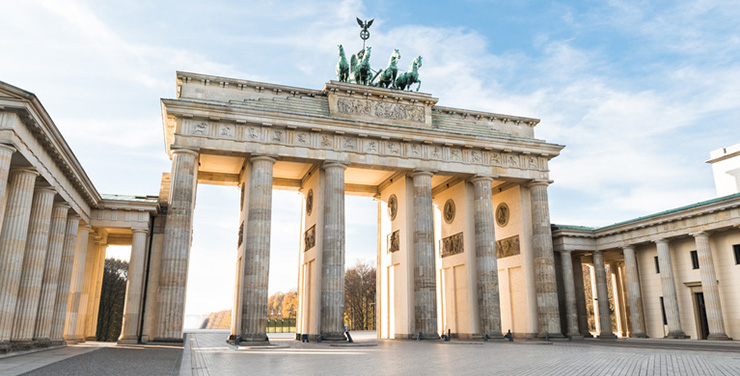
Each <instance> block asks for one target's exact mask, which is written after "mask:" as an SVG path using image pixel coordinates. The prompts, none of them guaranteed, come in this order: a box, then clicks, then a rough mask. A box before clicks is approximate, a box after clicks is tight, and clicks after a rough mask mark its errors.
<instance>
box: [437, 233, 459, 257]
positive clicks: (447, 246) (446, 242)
mask: <svg viewBox="0 0 740 376" xmlns="http://www.w3.org/2000/svg"><path fill="white" fill-rule="evenodd" d="M463 239H464V238H463V233H462V232H458V233H457V234H455V235H450V236H448V237H446V238H443V239H442V240H440V243H441V244H440V247H439V255H440V257H447V256H452V255H457V254H460V253H463V252H464V249H463V243H464V241H463Z"/></svg>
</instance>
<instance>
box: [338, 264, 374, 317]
mask: <svg viewBox="0 0 740 376" xmlns="http://www.w3.org/2000/svg"><path fill="white" fill-rule="evenodd" d="M375 274H376V273H375V267H373V266H372V265H369V264H365V263H363V262H361V261H359V260H358V261H357V263H356V264H355V266H354V267H352V268H350V269H347V271H346V272H345V274H344V321H345V323H347V326H348V327H350V328H352V329H355V330H372V329H374V328H375Z"/></svg>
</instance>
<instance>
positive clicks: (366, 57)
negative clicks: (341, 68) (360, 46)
mask: <svg viewBox="0 0 740 376" xmlns="http://www.w3.org/2000/svg"><path fill="white" fill-rule="evenodd" d="M370 48H371V47H365V49H364V50H360V52H358V53H357V56H355V55H352V60H351V61H352V65H351V67H350V68H351V71H352V75H353V78H354V80H355V83H356V84H360V85H369V84H370V81H371V77H370V75H371V74H372V71H371V69H370Z"/></svg>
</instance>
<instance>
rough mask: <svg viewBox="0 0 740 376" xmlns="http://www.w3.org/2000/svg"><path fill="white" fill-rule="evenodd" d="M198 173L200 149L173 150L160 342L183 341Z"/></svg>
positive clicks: (160, 298)
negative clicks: (197, 150) (186, 289)
mask: <svg viewBox="0 0 740 376" xmlns="http://www.w3.org/2000/svg"><path fill="white" fill-rule="evenodd" d="M197 175H198V152H196V151H193V150H189V149H174V150H172V172H171V174H170V193H169V199H168V202H169V206H168V209H167V222H166V224H165V229H164V244H163V246H162V258H161V272H160V276H159V290H158V292H157V302H158V304H159V310H158V311H159V315H158V317H157V331H156V333H157V334H156V336H155V338H154V341H157V342H182V325H183V319H184V315H185V288H186V287H187V280H188V260H189V258H190V244H191V240H192V232H193V208H194V204H195V191H196V186H197V184H198V176H197Z"/></svg>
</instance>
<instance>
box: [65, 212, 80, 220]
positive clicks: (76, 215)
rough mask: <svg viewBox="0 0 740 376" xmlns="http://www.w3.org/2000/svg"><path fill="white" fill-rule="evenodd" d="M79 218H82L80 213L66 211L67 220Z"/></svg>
mask: <svg viewBox="0 0 740 376" xmlns="http://www.w3.org/2000/svg"><path fill="white" fill-rule="evenodd" d="M81 219H82V217H80V215H79V214H77V213H75V212H71V213H67V220H68V221H69V220H78V221H79V220H81Z"/></svg>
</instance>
